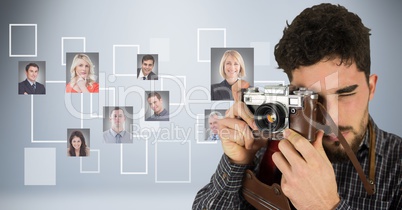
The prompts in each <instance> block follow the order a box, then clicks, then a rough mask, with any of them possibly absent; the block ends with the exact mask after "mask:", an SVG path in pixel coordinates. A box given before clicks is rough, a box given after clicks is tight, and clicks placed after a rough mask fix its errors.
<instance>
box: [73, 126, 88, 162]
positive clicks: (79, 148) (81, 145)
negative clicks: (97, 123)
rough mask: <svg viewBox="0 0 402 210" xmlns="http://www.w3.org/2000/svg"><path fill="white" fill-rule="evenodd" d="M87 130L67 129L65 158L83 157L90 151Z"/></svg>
mask: <svg viewBox="0 0 402 210" xmlns="http://www.w3.org/2000/svg"><path fill="white" fill-rule="evenodd" d="M89 148H90V131H89V128H68V129H67V156H69V157H85V156H89V151H90V149H89Z"/></svg>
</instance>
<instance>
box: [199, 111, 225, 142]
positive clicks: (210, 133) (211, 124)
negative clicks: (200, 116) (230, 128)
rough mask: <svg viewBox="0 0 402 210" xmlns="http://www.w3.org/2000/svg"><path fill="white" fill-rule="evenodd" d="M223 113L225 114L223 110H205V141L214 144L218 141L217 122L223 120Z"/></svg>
mask: <svg viewBox="0 0 402 210" xmlns="http://www.w3.org/2000/svg"><path fill="white" fill-rule="evenodd" d="M225 112H226V110H225V109H215V110H211V109H206V110H205V114H204V116H205V118H204V119H205V120H204V128H205V132H204V134H205V136H204V140H205V141H209V142H216V141H218V140H220V138H219V132H218V120H220V119H223V118H224V117H225Z"/></svg>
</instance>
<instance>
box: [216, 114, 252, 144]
mask: <svg viewBox="0 0 402 210" xmlns="http://www.w3.org/2000/svg"><path fill="white" fill-rule="evenodd" d="M218 126H219V136H220V137H221V138H224V139H228V140H231V141H234V142H236V143H238V144H239V145H244V146H245V147H246V149H251V148H252V145H253V141H254V137H253V134H252V132H251V130H250V128H249V127H248V125H247V123H246V122H244V121H242V120H238V119H232V118H225V119H221V120H219V121H218ZM233 130H234V131H233ZM237 141H238V142H237Z"/></svg>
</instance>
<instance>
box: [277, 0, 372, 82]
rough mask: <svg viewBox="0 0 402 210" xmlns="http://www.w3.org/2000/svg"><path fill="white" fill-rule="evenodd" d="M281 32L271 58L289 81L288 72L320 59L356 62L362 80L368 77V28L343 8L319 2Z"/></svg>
mask: <svg viewBox="0 0 402 210" xmlns="http://www.w3.org/2000/svg"><path fill="white" fill-rule="evenodd" d="M286 25H287V27H285V29H284V31H283V37H282V38H281V40H280V41H279V43H278V44H277V45H276V46H275V53H274V54H275V59H276V61H277V62H278V65H279V67H278V68H281V69H283V70H284V72H285V73H286V74H287V75H288V78H289V81H292V79H293V78H292V71H293V70H294V69H296V68H298V67H300V66H309V65H313V64H315V63H317V62H319V61H321V60H323V59H328V60H332V59H335V58H340V60H341V61H340V63H339V65H341V64H345V65H351V64H352V63H353V62H355V63H356V65H357V68H358V70H359V71H363V72H364V73H365V75H366V80H367V82H368V78H369V76H370V63H371V61H370V39H369V36H370V29H369V28H367V27H365V26H364V25H363V23H362V21H361V19H360V18H359V16H357V15H356V14H354V13H351V12H349V11H348V10H347V9H346V8H345V7H343V6H340V5H332V4H320V5H316V6H313V7H311V8H307V9H305V10H304V11H303V12H302V13H300V15H298V16H297V17H296V18H295V19H294V20H293V22H292V23H291V24H290V25H289V24H288V22H286Z"/></svg>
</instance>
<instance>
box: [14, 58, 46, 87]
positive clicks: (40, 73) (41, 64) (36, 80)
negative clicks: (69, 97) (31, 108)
mask: <svg viewBox="0 0 402 210" xmlns="http://www.w3.org/2000/svg"><path fill="white" fill-rule="evenodd" d="M18 94H20V95H31V94H35V95H38V94H42V95H43V94H46V62H45V61H19V62H18Z"/></svg>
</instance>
